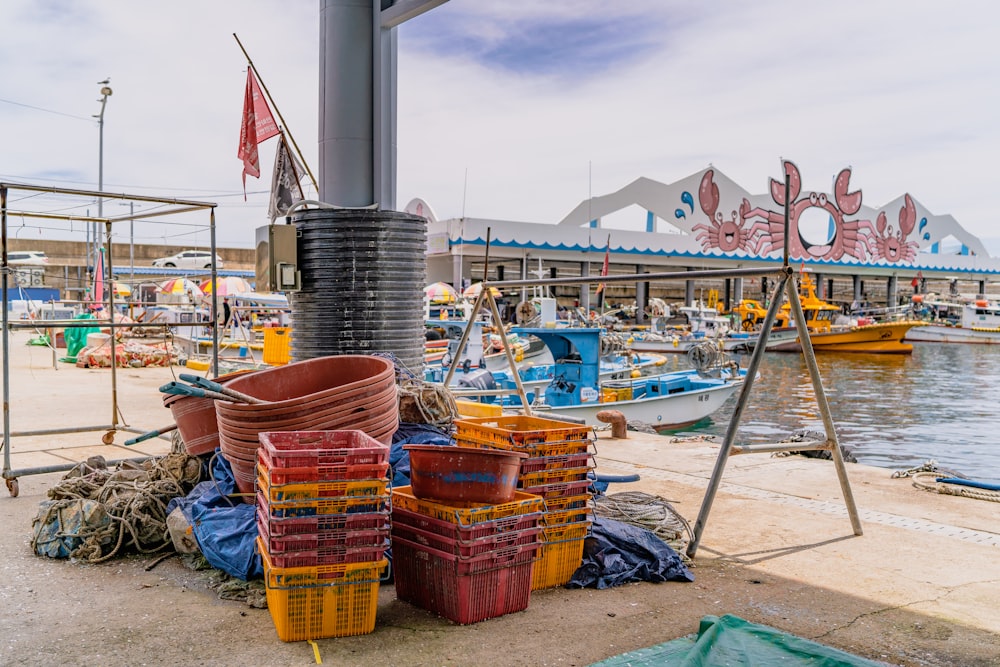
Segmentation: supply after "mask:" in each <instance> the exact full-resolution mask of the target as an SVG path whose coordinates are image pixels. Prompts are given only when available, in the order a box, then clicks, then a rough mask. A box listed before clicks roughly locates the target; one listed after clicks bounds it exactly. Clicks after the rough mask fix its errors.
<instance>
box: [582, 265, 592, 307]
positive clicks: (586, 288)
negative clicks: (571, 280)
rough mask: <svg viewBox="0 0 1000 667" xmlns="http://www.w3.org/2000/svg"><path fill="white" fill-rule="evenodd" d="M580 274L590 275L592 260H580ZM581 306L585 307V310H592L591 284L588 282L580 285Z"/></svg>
mask: <svg viewBox="0 0 1000 667" xmlns="http://www.w3.org/2000/svg"><path fill="white" fill-rule="evenodd" d="M580 275H581V276H584V277H586V276H589V275H590V262H580ZM580 307H581V308H583V310H584V312H586V313H589V312H590V285H589V284H588V283H584V284H582V285H580Z"/></svg>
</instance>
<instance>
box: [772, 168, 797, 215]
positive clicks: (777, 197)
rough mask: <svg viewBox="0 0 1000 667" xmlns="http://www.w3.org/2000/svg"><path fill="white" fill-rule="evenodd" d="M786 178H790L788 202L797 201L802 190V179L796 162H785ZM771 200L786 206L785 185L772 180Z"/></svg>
mask: <svg viewBox="0 0 1000 667" xmlns="http://www.w3.org/2000/svg"><path fill="white" fill-rule="evenodd" d="M784 167H785V176H787V177H788V200H789V201H795V200H796V199H798V197H799V192H800V191H801V190H802V178H801V177H800V176H799V168H798V167H796V166H795V163H794V162H791V161H790V160H785V162H784ZM771 199H773V200H774V201H775V203H776V204H778V205H779V206H784V205H785V184H784V183H783V182H781V181H778V180H775V179H773V178H772V179H771Z"/></svg>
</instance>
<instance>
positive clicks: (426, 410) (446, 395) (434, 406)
mask: <svg viewBox="0 0 1000 667" xmlns="http://www.w3.org/2000/svg"><path fill="white" fill-rule="evenodd" d="M373 356H376V357H383V358H385V359H388V360H389V361H391V362H392V363H393V365H394V366H395V370H396V386H397V390H398V394H397V395H398V396H399V419H400V421H403V422H408V423H412V424H430V425H431V426H436V427H438V428H440V429H443V430H446V431H447V430H449V429H450V428H451V425H452V424H453V423H454V421H455V419H456V418H457V417H458V405H456V403H455V396H454V395H453V394H452V393H451V392H450V391H448V389H447V388H446V387H442V386H440V385H436V384H432V383H430V382H425V381H424V380H423V379H421V378H419V377H417V375H416V374H415V373H414V372H413V371H411V370H410V369H409V368H407V367H406V366H405V365H404V364H403V363H402V362H401V361H400V360H399V359H397V358H396V355H395V354H393V353H392V352H375V353H374V355H373Z"/></svg>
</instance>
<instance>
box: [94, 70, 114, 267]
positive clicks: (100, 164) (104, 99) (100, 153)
mask: <svg viewBox="0 0 1000 667" xmlns="http://www.w3.org/2000/svg"><path fill="white" fill-rule="evenodd" d="M109 83H111V77H108V78H107V79H105V80H104V81H98V82H97V85H99V86H101V99H99V100H97V101H98V102H100V103H101V112H100V113H97V114H94V118H96V119H97V132H98V148H97V191H98V192H104V107H105V106H107V104H108V98H109V97H110V96H111V93H112V91H111V87H110V86H109V85H108V84H109ZM97 217H98V218H103V217H104V198H103V197H98V198H97ZM98 231H99V230H98V223H96V222H95V223H94V251H95V253H96V252H99V251H98V250H97V248H99V247H100V243H99V242H98V240H97V239H98V238H99V237H98ZM94 259H95V266H96V259H97V256H96V254H95V255H94Z"/></svg>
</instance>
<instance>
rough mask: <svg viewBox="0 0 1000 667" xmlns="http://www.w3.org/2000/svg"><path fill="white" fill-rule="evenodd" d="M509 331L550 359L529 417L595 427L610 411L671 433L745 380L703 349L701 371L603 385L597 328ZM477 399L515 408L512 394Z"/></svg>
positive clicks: (705, 413)
mask: <svg viewBox="0 0 1000 667" xmlns="http://www.w3.org/2000/svg"><path fill="white" fill-rule="evenodd" d="M514 331H515V332H517V333H518V334H523V335H532V336H536V337H538V338H539V339H541V340H542V341H544V342H545V345H546V346H547V347H548V349H549V351H550V352H551V353H552V357H553V359H554V363H553V364H551V378H550V379H549V382H548V384H547V385H546V386H545V388H544V390H540V391H538V392H536V393H532V394H529V395H528V397H527V398H528V401H529V403H530V406H531V410H532V412H533V413H534V414H537V415H539V416H544V414H545V412H547V411H548V412H555V413H559V414H563V415H566V416H570V417H577V418H580V419H583V420H584V421H585V422H586V423H588V424H597V423H598V420H597V413H598V412H600V411H601V410H608V409H614V410H620V411H621V412H622V413H623V414H624V415H625V418H626V419H628V420H637V421H641V422H644V423H646V424H649V425H650V426H652V427H653V428H654V429H656V430H657V431H672V430H677V429H680V428H684V427H687V426H691V425H692V424H695V423H697V422H700V421H702V420H703V419H705V418H706V417H708V416H709V415H711V414H712V413H714V412H715V411H716V410H718V409H720V408H721V407H722V405H723V404H724V403H725V402H726V400H727V399H728V398H729V397H730V396H732V395H733V394H734V393H735V392H736V390H737V389H738V388H739V387H740V386H741V385H742V383H743V379H744V378H745V376H746V370H745V369H741V368H739V366H738V365H737V364H735V362H732V361H729V360H728V359H727V358H726V357H724V355H714V353H713V352H712V351H711V350H707V352H708V354H709V355H714V356H713V357H712V360H711V361H710V363H707V364H703V365H702V367H701V368H700V369H694V368H692V369H690V370H682V371H672V372H669V373H660V374H655V375H647V376H639V377H631V376H630V377H628V378H623V379H614V380H604V379H602V378H601V372H600V357H601V354H600V352H601V334H602V331H603V330H602V329H595V328H564V329H558V328H553V329H550V328H522V327H518V328H515V329H514ZM716 352H717V350H716ZM482 400H483V401H488V402H501V403H502V404H503V405H504V407H505V408H509V409H517V408H519V407H520V398H519V397H518V396H517V395H516V394H515V395H506V396H499V397H498V396H484V397H483V398H482Z"/></svg>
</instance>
